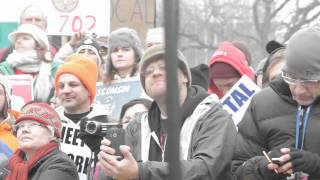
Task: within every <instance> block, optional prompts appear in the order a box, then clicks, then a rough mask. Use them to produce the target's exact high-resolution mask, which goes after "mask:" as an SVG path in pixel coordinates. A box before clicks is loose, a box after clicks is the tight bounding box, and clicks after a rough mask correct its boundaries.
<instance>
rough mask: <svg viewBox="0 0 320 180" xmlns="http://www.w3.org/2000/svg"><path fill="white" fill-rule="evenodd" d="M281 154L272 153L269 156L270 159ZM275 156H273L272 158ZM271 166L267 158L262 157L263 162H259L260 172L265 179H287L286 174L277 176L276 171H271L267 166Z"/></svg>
mask: <svg viewBox="0 0 320 180" xmlns="http://www.w3.org/2000/svg"><path fill="white" fill-rule="evenodd" d="M279 154H280V153H277V152H270V153H269V154H268V155H269V157H270V159H271V158H272V157H279V156H278V155H279ZM271 155H273V156H271ZM268 164H269V162H268V160H267V158H266V157H264V156H262V158H261V160H260V161H259V171H260V174H261V175H262V176H263V179H267V180H282V179H285V177H286V175H284V174H277V173H276V172H275V171H272V170H269V169H268V167H267V165H268Z"/></svg>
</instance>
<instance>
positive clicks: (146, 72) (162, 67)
mask: <svg viewBox="0 0 320 180" xmlns="http://www.w3.org/2000/svg"><path fill="white" fill-rule="evenodd" d="M156 69H158V71H159V72H162V73H163V72H165V70H166V65H164V64H162V65H159V66H157V67H155V66H150V67H147V68H146V69H145V70H144V71H143V72H142V74H143V75H144V76H145V77H146V76H149V75H151V74H153V73H154V72H155V71H156Z"/></svg>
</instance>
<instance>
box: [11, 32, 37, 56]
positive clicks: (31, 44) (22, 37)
mask: <svg viewBox="0 0 320 180" xmlns="http://www.w3.org/2000/svg"><path fill="white" fill-rule="evenodd" d="M36 47H37V42H36V41H35V39H33V37H32V36H31V35H30V34H19V35H18V36H17V38H16V40H15V42H14V49H15V50H16V51H17V52H19V53H24V52H27V51H31V50H34V49H36Z"/></svg>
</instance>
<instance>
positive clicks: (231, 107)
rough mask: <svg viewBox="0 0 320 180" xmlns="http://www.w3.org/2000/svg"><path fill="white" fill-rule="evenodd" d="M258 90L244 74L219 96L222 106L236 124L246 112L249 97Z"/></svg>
mask: <svg viewBox="0 0 320 180" xmlns="http://www.w3.org/2000/svg"><path fill="white" fill-rule="evenodd" d="M259 91H260V88H259V87H258V86H257V85H256V84H255V83H254V82H253V81H252V80H251V79H250V78H248V76H246V75H244V76H242V78H241V79H240V80H239V81H238V82H237V83H236V84H235V85H234V86H233V87H232V88H231V89H230V90H229V91H228V93H227V94H225V96H223V97H222V98H221V100H220V101H221V102H222V104H223V108H224V109H225V110H227V111H228V112H229V113H230V114H232V118H233V121H234V123H235V125H237V124H238V123H239V122H240V121H241V119H242V117H243V115H244V113H245V112H246V110H247V108H248V106H249V104H250V101H251V98H252V97H253V95H254V94H256V93H257V92H259Z"/></svg>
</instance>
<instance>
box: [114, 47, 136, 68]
mask: <svg viewBox="0 0 320 180" xmlns="http://www.w3.org/2000/svg"><path fill="white" fill-rule="evenodd" d="M111 63H112V65H113V67H114V68H115V69H116V70H118V71H121V70H130V69H132V68H133V67H134V65H135V64H136V61H135V52H134V50H133V48H131V47H116V48H113V49H112V52H111Z"/></svg>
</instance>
